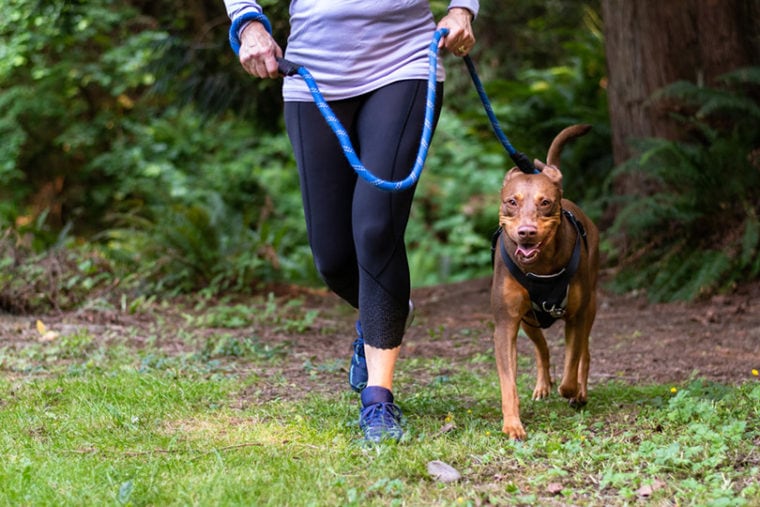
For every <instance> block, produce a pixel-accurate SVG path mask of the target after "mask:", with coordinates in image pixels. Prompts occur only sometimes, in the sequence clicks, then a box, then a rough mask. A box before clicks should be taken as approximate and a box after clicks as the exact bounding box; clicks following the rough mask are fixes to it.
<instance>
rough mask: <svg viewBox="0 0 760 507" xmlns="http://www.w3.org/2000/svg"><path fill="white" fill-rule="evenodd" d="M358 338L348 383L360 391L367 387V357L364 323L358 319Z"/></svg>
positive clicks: (349, 369)
mask: <svg viewBox="0 0 760 507" xmlns="http://www.w3.org/2000/svg"><path fill="white" fill-rule="evenodd" d="M356 334H357V337H356V340H354V345H353V347H354V355H353V356H351V364H350V365H349V367H348V383H349V385H350V386H351V389H353V390H354V391H356V392H357V393H360V392H361V391H362V389H364V388H365V387H367V378H369V374H368V373H367V358H366V357H365V356H364V336H363V335H362V325H361V322H359V321H358V320H357V321H356Z"/></svg>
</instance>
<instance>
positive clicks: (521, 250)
mask: <svg viewBox="0 0 760 507" xmlns="http://www.w3.org/2000/svg"><path fill="white" fill-rule="evenodd" d="M536 252H538V248H537V247H535V246H529V247H523V246H520V245H517V250H515V255H519V254H522V256H523V257H530V256H531V255H534V254H535V253H536Z"/></svg>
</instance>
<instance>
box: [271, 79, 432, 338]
mask: <svg viewBox="0 0 760 507" xmlns="http://www.w3.org/2000/svg"><path fill="white" fill-rule="evenodd" d="M426 94H427V82H426V81H424V80H408V81H399V82H396V83H392V84H389V85H386V86H384V87H382V88H380V89H378V90H375V91H372V92H370V93H367V94H365V95H361V96H359V97H355V98H351V99H347V100H340V101H334V102H331V103H330V107H331V108H332V110H333V112H334V113H335V115H336V117H337V118H338V119H339V120H340V121H341V123H342V124H343V126H344V127H345V129H346V131H347V132H348V133H349V135H350V137H351V142H352V144H353V146H354V149H355V150H356V153H357V155H358V156H359V158H360V159H361V161H362V163H363V164H364V166H365V167H366V168H367V169H369V170H370V171H371V172H372V173H373V174H375V175H376V176H378V177H380V178H382V179H385V180H393V181H397V180H401V179H403V178H405V177H406V176H408V174H409V172H410V171H411V169H412V167H413V166H414V162H415V159H416V157H417V150H418V148H419V142H420V135H421V133H422V126H423V124H424V118H425V108H426ZM442 95H443V84H442V83H438V87H437V93H436V105H435V119H434V122H433V126H435V124H436V123H437V121H438V115H439V113H440V110H441V104H442V99H443V97H442ZM285 124H286V126H287V130H288V136H289V137H290V142H291V144H292V145H293V151H294V153H295V158H296V162H297V164H298V172H299V176H300V181H301V196H302V198H303V207H304V213H305V215H306V228H307V233H308V237H309V244H310V245H311V250H312V253H313V255H314V263H315V265H316V268H317V271H318V272H319V274H320V276H321V277H322V278H323V280H324V281H325V283H326V284H327V286H328V287H329V288H330V289H331V290H332V291H334V292H335V293H336V294H337V295H338V296H340V297H341V298H343V299H344V300H346V301H347V302H348V303H349V304H351V305H352V306H353V307H354V308H358V309H359V320H360V321H361V324H362V330H363V335H364V340H365V342H366V343H367V344H369V345H371V346H373V347H377V348H382V349H390V348H394V347H397V346H399V345H400V344H401V340H402V338H403V335H404V323H405V320H406V316H407V313H408V311H409V309H408V305H409V303H408V301H409V294H410V292H411V283H410V280H409V263H408V260H407V256H406V247H405V245H404V231H405V230H406V224H407V221H408V220H409V212H410V209H411V206H412V198H413V196H414V190H415V188H411V189H409V190H405V191H402V192H398V193H389V192H385V191H383V190H380V189H377V188H375V187H374V186H372V185H370V184H369V183H367V182H366V181H364V180H363V179H361V178H359V177H358V176H357V175H356V173H355V172H354V170H353V168H352V167H351V165H350V164H349V163H348V161H347V160H346V158H345V155H344V154H343V150H342V148H341V146H340V144H339V142H338V140H337V138H336V137H335V134H334V133H333V132H332V130H331V129H330V127H329V126H328V125H327V123H326V122H325V120H324V118H322V116H321V114H320V113H319V111H318V109H317V107H316V105H315V104H314V103H312V102H286V103H285ZM415 187H416V185H415Z"/></svg>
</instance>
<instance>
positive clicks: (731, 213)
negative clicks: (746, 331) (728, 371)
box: [609, 68, 760, 301]
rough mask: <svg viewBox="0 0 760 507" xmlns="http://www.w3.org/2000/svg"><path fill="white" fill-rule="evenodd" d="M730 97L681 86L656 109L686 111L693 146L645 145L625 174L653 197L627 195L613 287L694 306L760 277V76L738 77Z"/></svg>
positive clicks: (667, 92)
mask: <svg viewBox="0 0 760 507" xmlns="http://www.w3.org/2000/svg"><path fill="white" fill-rule="evenodd" d="M718 82H719V83H720V84H721V88H705V87H699V86H696V85H694V84H692V83H686V82H678V83H674V84H672V85H670V86H668V87H667V88H665V89H663V90H662V91H660V92H658V93H657V94H655V95H654V96H653V98H652V100H664V99H667V100H668V101H669V102H671V103H672V102H674V101H677V102H678V106H679V109H685V110H686V111H687V112H686V113H685V114H683V113H682V114H680V115H679V116H674V117H675V118H677V119H680V121H681V122H682V123H683V124H684V126H685V127H686V131H687V132H688V133H690V134H691V136H690V138H689V139H687V140H685V141H669V140H664V139H645V140H638V141H637V142H636V143H635V146H634V147H635V148H636V149H638V153H639V155H638V156H637V157H635V158H633V159H631V160H629V161H628V162H626V163H624V164H622V165H621V166H619V167H618V168H616V169H615V170H614V171H613V172H612V174H611V178H610V180H609V182H611V181H613V180H614V179H615V178H616V177H617V176H619V175H621V174H627V175H629V176H633V175H635V177H636V178H637V181H638V182H639V187H640V188H645V189H648V192H647V193H646V195H644V196H641V195H627V196H623V198H622V199H621V201H620V202H621V203H622V206H621V209H620V212H619V213H618V214H617V217H616V218H615V222H614V224H613V225H612V227H611V228H610V230H609V232H611V233H612V234H613V237H615V238H618V241H617V242H614V241H613V243H612V246H611V247H610V254H611V257H612V258H614V259H616V260H618V261H619V262H620V264H621V272H620V274H619V276H618V279H617V280H616V281H615V282H614V284H613V286H614V287H616V288H618V289H622V290H629V289H632V288H644V287H645V288H646V289H647V290H648V294H649V297H650V298H651V299H653V300H658V301H660V300H674V299H681V300H682V299H687V300H688V299H694V298H696V297H699V296H701V295H706V294H709V293H711V292H715V291H719V290H721V289H724V288H727V287H730V286H732V285H733V284H735V283H736V282H739V281H742V280H746V279H748V278H754V277H757V276H758V275H759V274H760V262H759V261H758V249H759V246H760V224H759V223H758V218H757V216H758V213H759V212H760V171H758V167H757V165H758V163H757V150H758V146H760V121H758V120H760V103H759V102H758V99H757V95H756V94H753V90H756V89H757V86H758V85H760V68H751V69H743V70H741V71H736V72H732V73H730V74H727V75H725V76H722V78H721V79H720V80H719V81H718Z"/></svg>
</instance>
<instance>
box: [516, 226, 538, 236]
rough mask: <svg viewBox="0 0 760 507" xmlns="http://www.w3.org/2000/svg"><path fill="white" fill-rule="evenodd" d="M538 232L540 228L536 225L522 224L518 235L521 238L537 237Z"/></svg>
mask: <svg viewBox="0 0 760 507" xmlns="http://www.w3.org/2000/svg"><path fill="white" fill-rule="evenodd" d="M537 234H538V228H537V227H536V226H535V225H521V226H520V227H519V228H518V229H517V235H518V236H520V239H531V238H535V237H536V235H537Z"/></svg>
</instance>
